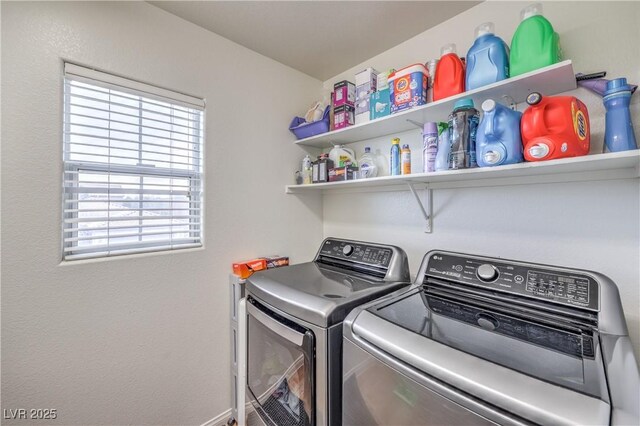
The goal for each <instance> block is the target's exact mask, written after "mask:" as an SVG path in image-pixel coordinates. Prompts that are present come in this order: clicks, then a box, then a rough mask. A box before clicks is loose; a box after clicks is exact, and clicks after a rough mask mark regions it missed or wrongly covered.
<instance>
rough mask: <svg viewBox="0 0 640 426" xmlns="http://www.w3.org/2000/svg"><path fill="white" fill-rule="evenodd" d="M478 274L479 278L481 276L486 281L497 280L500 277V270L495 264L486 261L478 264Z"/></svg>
mask: <svg viewBox="0 0 640 426" xmlns="http://www.w3.org/2000/svg"><path fill="white" fill-rule="evenodd" d="M476 274H477V275H478V278H480V280H482V281H485V282H491V281H495V280H496V279H497V278H498V270H497V269H496V267H495V266H493V265H490V264H488V263H484V264H482V265H480V266H478V269H477V270H476Z"/></svg>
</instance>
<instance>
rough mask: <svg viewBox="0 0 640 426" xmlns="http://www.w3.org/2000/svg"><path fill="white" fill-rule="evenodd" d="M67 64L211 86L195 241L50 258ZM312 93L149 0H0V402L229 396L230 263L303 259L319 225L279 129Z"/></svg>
mask: <svg viewBox="0 0 640 426" xmlns="http://www.w3.org/2000/svg"><path fill="white" fill-rule="evenodd" d="M63 59H67V60H71V61H74V62H77V63H80V64H84V65H88V66H93V67H96V68H99V69H103V70H106V71H111V72H114V73H117V74H121V75H124V76H128V77H131V78H134V79H138V80H141V81H144V82H147V83H151V84H157V85H159V86H162V87H167V88H170V89H175V90H178V91H181V92H185V93H189V94H193V95H196V96H201V97H204V98H206V100H207V112H206V123H205V124H206V146H205V150H206V151H205V173H206V194H205V203H206V205H205V235H204V236H205V248H204V249H197V250H190V251H179V252H174V253H163V254H155V255H139V256H132V257H126V258H114V259H108V260H101V261H100V260H99V261H84V262H80V261H76V262H73V263H69V264H61V263H60V257H61V241H60V240H61V224H60V218H61V179H62V167H61V158H62V136H61V135H62V108H61V106H62V97H61V94H62V61H63ZM320 88H321V82H320V81H318V80H314V79H312V78H310V77H308V76H305V75H303V74H301V73H299V72H297V71H294V70H292V69H290V68H288V67H285V66H283V65H281V64H279V63H277V62H275V61H272V60H269V59H267V58H265V57H263V56H260V55H258V54H256V53H254V52H251V51H249V50H247V49H245V48H242V47H240V46H238V45H236V44H234V43H232V42H230V41H228V40H225V39H223V38H221V37H218V36H216V35H214V34H212V33H210V32H208V31H205V30H203V29H201V28H199V27H196V26H195V25H192V24H190V23H187V22H186V21H183V20H181V19H179V18H176V17H175V16H173V15H170V14H168V13H166V12H164V11H162V10H160V9H158V8H156V7H153V6H151V5H148V4H146V3H144V2H135V3H133V2H132V3H116V2H113V3H112V2H104V3H92V2H81V3H48V2H47V3H23V2H15V3H13V2H3V3H2V246H3V247H2V248H3V254H2V408H4V409H16V408H27V409H29V408H55V409H57V410H58V420H57V421H56V422H55V423H56V424H65V425H71V424H77V425H88V424H105V425H106V424H110V425H116V424H172V425H175V424H191V425H196V424H202V423H204V422H205V421H208V420H209V419H211V418H213V417H215V416H216V415H218V414H220V413H222V412H223V411H225V410H226V409H228V408H229V406H230V399H229V344H228V342H229V336H228V305H229V297H228V273H229V272H230V263H231V262H232V261H233V260H240V259H242V258H251V257H253V256H256V255H260V254H274V253H281V254H287V255H290V256H291V258H292V260H293V261H300V260H308V259H309V258H311V257H312V256H313V254H314V253H315V249H316V247H317V245H318V244H319V242H320V239H321V236H322V235H321V234H322V224H321V213H322V212H321V206H320V201H319V200H300V199H297V198H295V197H291V196H287V195H285V194H284V185H285V183H288V182H291V181H292V179H293V173H292V171H293V170H296V168H297V167H298V165H299V160H300V158H302V156H303V151H302V150H300V149H298V148H296V147H294V146H293V145H292V144H291V143H290V141H291V135H290V134H289V132H288V131H287V124H288V123H289V121H290V120H291V117H292V116H293V115H294V114H297V113H299V112H300V111H305V110H306V108H307V106H308V105H309V104H310V103H311V101H313V100H314V99H316V98H317V97H318V95H319V93H320ZM11 423H12V422H7V424H11ZM30 423H33V422H26V421H16V422H15V424H30ZM37 423H38V424H47V422H46V421H38V422H37ZM3 424H4V422H3Z"/></svg>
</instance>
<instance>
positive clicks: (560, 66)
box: [294, 60, 577, 148]
mask: <svg viewBox="0 0 640 426" xmlns="http://www.w3.org/2000/svg"><path fill="white" fill-rule="evenodd" d="M569 70H570V71H569ZM555 72H567V73H569V72H570V74H571V78H572V79H573V84H572V85H569V84H567V85H566V86H562V90H553V91H550V92H548V93H545V94H547V95H554V94H556V93H562V92H564V91H568V90H573V89H575V88H576V87H577V83H576V82H575V73H574V71H573V63H572V61H571V60H565V61H562V62H558V63H557V64H553V65H549V66H548V67H545V68H541V69H538V70H535V71H531V72H528V73H525V74H521V75H518V76H516V77H511V78H508V79H506V80H502V81H499V82H497V83H493V84H490V85H487V86H484V87H480V88H478V89H474V90H469V91H467V92H464V93H460V94H458V95H455V96H451V97H448V98H445V99H441V100H439V101H436V102H431V103H428V104H425V105H422V106H419V107H416V108H412V109H409V110H406V111H402V112H399V113H396V114H391V115H388V116H386V117H382V118H379V119H376V120H372V121H368V122H366V123H360V124H355V125H353V126H349V127H346V128H344V129H339V130H334V131H331V132H327V133H321V134H319V135H315V136H311V137H308V138H304V139H299V140H297V141H295V142H294V143H295V144H296V145H301V146H307V147H312V148H324V147H329V146H331V140H332V139H334V138H341V137H345V136H346V139H348V140H344V139H341V140H339V141H338V142H339V143H341V144H350V143H355V142H359V141H362V140H366V139H368V137H360V136H357V135H358V133H359V132H361V131H366V129H374V128H376V127H382V126H384V125H386V124H389V123H393V122H397V126H395V128H396V129H398V130H391V131H381V133H380V134H378V135H377V136H386V135H389V134H392V133H395V132H402V131H406V130H408V129H410V128H411V127H412V126H406V125H404V123H405V121H406V120H407V119H411V118H413V119H415V118H419V117H420V116H421V115H423V114H426V113H428V112H429V111H436V110H437V109H439V108H444V107H445V106H447V105H450V107H447V108H449V109H451V108H453V104H454V103H455V102H456V101H457V100H459V99H464V98H469V97H474V96H479V95H482V94H483V93H490V92H495V91H496V90H497V89H501V88H504V89H505V94H507V93H508V92H509V88H510V87H516V86H518V85H520V84H524V83H526V82H527V81H528V80H529V79H531V78H535V77H538V76H542V75H545V74H552V73H555ZM516 101H518V100H516ZM351 134H353V135H354V136H351V137H349V135H351Z"/></svg>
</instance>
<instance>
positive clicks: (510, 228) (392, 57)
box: [323, 2, 640, 360]
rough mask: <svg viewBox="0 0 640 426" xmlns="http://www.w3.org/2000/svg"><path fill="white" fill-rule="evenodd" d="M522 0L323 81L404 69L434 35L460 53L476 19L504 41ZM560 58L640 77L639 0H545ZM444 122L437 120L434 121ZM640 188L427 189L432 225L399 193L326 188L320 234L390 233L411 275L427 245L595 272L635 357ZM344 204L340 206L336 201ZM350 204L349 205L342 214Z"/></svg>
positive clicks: (595, 109) (405, 139) (639, 333)
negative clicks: (620, 310)
mask: <svg viewBox="0 0 640 426" xmlns="http://www.w3.org/2000/svg"><path fill="white" fill-rule="evenodd" d="M526 4H527V3H522V2H485V3H482V4H480V5H478V6H476V7H474V8H472V9H470V10H468V11H466V12H464V13H462V14H460V15H458V16H456V17H454V18H452V19H450V20H449V21H446V22H444V23H442V24H441V25H439V26H437V27H434V28H432V29H430V30H428V31H426V32H424V33H422V34H420V35H418V36H416V37H414V38H413V39H411V40H408V41H407V42H405V43H402V44H400V45H398V46H396V47H394V48H393V49H391V50H389V51H386V52H384V53H382V54H380V55H378V56H376V57H374V58H371V59H370V60H368V61H365V62H364V63H362V64H359V65H358V66H356V67H353V68H352V69H350V70H347V71H345V72H344V73H342V74H340V75H338V76H335V77H334V78H332V79H330V80H328V81H326V82H325V84H324V86H325V90H326V89H328V88H330V87H332V85H333V83H334V82H335V81H339V80H342V79H349V80H352V79H353V76H354V74H355V73H356V72H357V71H359V70H361V69H364V68H365V67H367V66H373V67H374V68H376V69H378V70H385V69H389V68H392V67H395V68H401V67H403V66H406V65H408V64H412V63H416V62H422V63H424V62H426V61H427V60H428V59H430V58H434V57H438V56H439V51H440V47H441V46H442V45H443V44H446V43H450V42H455V43H457V45H458V52H459V53H460V54H463V55H464V54H466V51H467V50H468V48H469V47H470V45H471V43H472V41H473V30H474V28H475V27H476V26H477V25H478V24H480V23H482V22H485V21H493V22H494V23H495V24H496V31H497V34H498V35H499V36H501V37H503V38H504V40H505V41H506V42H507V43H510V41H511V35H512V34H513V32H514V31H515V29H516V26H517V24H518V23H519V11H520V9H521V8H522V7H523V6H526ZM544 10H545V15H546V16H547V17H548V18H549V19H550V21H551V22H552V24H553V25H554V28H555V29H556V31H557V32H558V33H559V34H560V41H561V44H562V47H563V50H564V54H565V58H567V59H572V60H573V63H574V69H575V71H576V72H584V73H589V72H596V71H601V70H606V71H607V72H608V74H607V76H608V77H609V78H614V77H618V76H625V77H627V78H628V79H629V81H631V82H634V83H638V82H640V45H639V44H638V43H637V40H640V26H639V25H638V22H640V3H637V2H628V3H616V2H580V3H577V2H553V3H545V4H544ZM572 93H573V94H574V95H576V96H578V97H579V98H581V99H582V100H583V101H584V102H585V103H586V104H587V106H588V108H589V113H590V118H591V123H592V145H593V147H592V152H601V150H602V141H603V133H604V108H603V106H602V100H601V98H599V97H597V96H595V95H593V94H591V93H590V92H587V91H586V90H584V89H578V90H576V91H574V92H572ZM632 99H633V101H632V103H633V105H632V115H633V121H634V122H635V129H636V136H637V137H640V95H639V94H635V95H634V97H633V98H632ZM443 119H445V117H441V118H440V121H442V120H443ZM399 136H400V138H401V140H402V141H401V143H409V144H410V145H411V149H412V151H413V159H414V162H413V167H414V170H419V171H420V170H421V169H422V161H421V160H420V159H419V156H420V155H421V154H420V153H421V149H422V141H421V138H420V132H419V131H418V130H416V131H413V132H406V133H403V134H400V135H399ZM391 138H392V136H391V135H390V136H388V137H382V138H377V139H374V140H370V141H367V142H362V143H358V144H355V145H350V147H351V148H355V149H356V153H357V154H358V155H360V154H361V153H362V152H363V147H364V145H365V144H370V145H372V146H373V147H374V148H375V149H379V150H380V151H381V152H382V153H383V154H385V155H388V150H389V147H390V145H391V144H390V141H391ZM639 193H640V185H639V181H638V179H635V180H618V181H606V182H586V183H568V184H567V183H565V184H540V185H523V186H511V187H508V186H503V187H492V188H473V189H471V188H470V189H457V190H435V191H434V203H435V204H434V213H435V218H434V229H433V233H432V234H425V233H424V232H423V221H422V220H421V216H420V215H419V212H418V208H417V206H416V204H415V202H414V200H413V199H412V197H411V195H410V194H409V193H408V192H393V193H392V192H389V193H366V194H333V195H325V196H324V204H323V209H324V235H325V237H326V236H340V237H347V238H355V239H362V240H371V241H381V242H389V243H394V244H397V245H399V246H400V247H403V248H404V249H405V250H406V251H407V253H408V255H409V259H410V266H411V269H412V271H413V273H415V272H416V271H417V269H418V266H419V264H420V261H421V259H422V256H423V255H424V254H425V253H426V252H427V251H429V250H431V249H435V248H438V249H448V250H455V251H460V252H468V253H477V254H485V255H490V256H501V257H505V258H512V259H519V260H529V261H533V262H541V263H547V264H557V265H566V266H571V267H576V268H584V269H591V270H595V271H599V272H602V273H604V274H606V275H608V276H609V277H610V278H612V279H613V280H614V281H615V282H616V283H617V284H618V286H619V288H620V293H621V296H622V301H623V305H624V309H625V313H626V317H627V322H628V324H629V328H630V334H631V338H632V340H633V343H634V346H635V350H636V357H637V359H638V360H640V225H639V223H640V206H639V204H640V199H639ZM345 205H348V206H349V208H348V209H345ZM345 211H348V213H345Z"/></svg>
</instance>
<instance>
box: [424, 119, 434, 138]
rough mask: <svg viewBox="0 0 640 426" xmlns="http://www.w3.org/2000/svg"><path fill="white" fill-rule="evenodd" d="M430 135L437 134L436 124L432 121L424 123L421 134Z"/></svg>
mask: <svg viewBox="0 0 640 426" xmlns="http://www.w3.org/2000/svg"><path fill="white" fill-rule="evenodd" d="M430 133H434V134H438V123H434V122H433V121H428V122H426V123H424V127H423V130H422V134H423V135H428V134H430Z"/></svg>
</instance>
